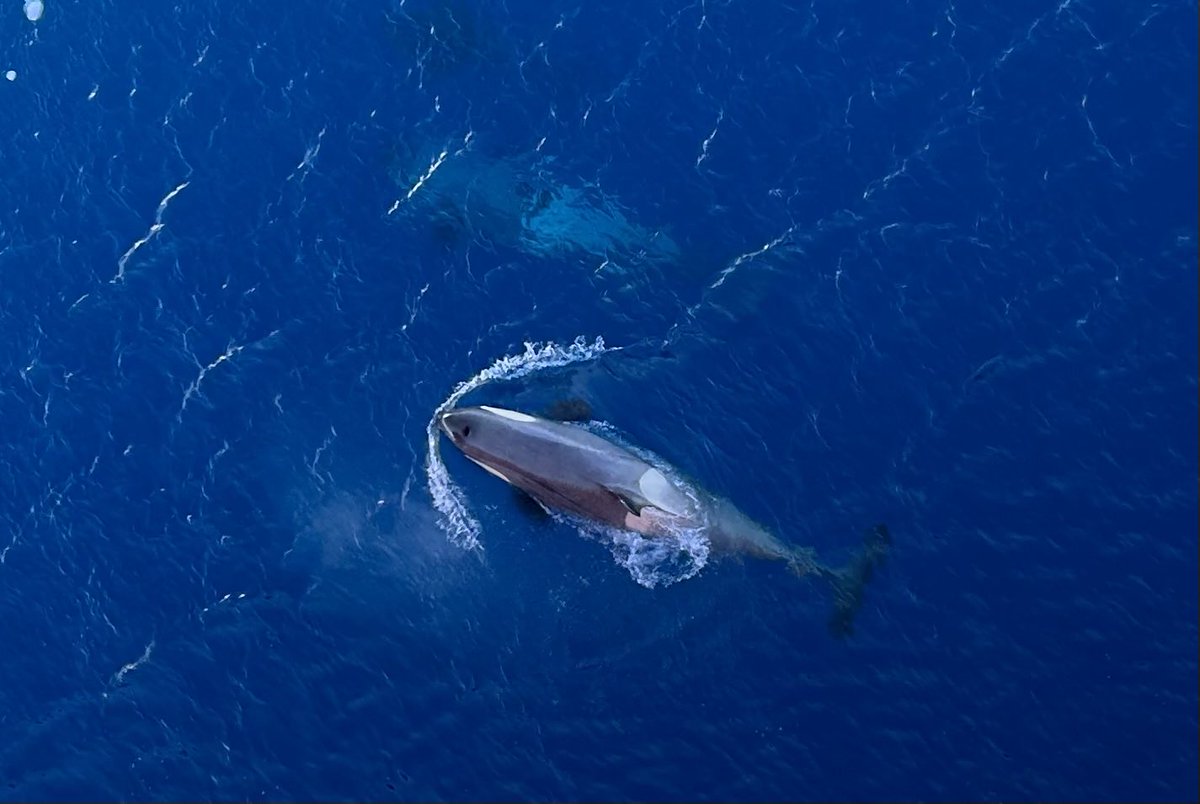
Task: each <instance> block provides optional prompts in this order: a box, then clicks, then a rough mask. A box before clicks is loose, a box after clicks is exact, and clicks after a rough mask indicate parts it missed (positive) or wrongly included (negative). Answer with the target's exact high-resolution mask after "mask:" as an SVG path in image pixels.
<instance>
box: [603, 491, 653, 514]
mask: <svg viewBox="0 0 1200 804" xmlns="http://www.w3.org/2000/svg"><path fill="white" fill-rule="evenodd" d="M604 488H605V489H607V490H608V493H609V494H611V495H612V496H614V497H616V498H617V499H618V500H620V501H621V505H623V506H625V510H626V511H628V512H629V513H631V514H633V515H634V516H641V513H642V509H643V508H645V507H646V503H645V502H644V501H642V500H635V499H633V498H632V497H630V496H629V495H628V494H626V493H625V492H623V491H621V490H620V489H614V488H610V487H608V486H605V487H604Z"/></svg>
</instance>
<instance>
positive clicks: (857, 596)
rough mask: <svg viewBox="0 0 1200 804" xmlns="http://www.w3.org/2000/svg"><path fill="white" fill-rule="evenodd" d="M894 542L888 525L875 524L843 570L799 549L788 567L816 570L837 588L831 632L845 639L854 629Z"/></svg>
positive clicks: (803, 572) (797, 570) (799, 572)
mask: <svg viewBox="0 0 1200 804" xmlns="http://www.w3.org/2000/svg"><path fill="white" fill-rule="evenodd" d="M891 543H892V537H891V534H890V533H889V532H888V528H887V525H883V524H880V525H875V526H874V527H872V528H870V529H868V530H867V535H866V537H865V538H864V539H863V546H862V549H861V550H860V551H859V552H858V553H857V554H856V555H855V556H854V558H852V559H851V560H850V562H849V563H848V564H846V566H844V567H841V568H840V569H830V568H829V567H826V566H823V565H821V564H818V563H817V562H816V561H814V560H813V557H812V554H811V552H809V551H807V550H805V551H797V553H796V555H795V556H794V557H793V558H791V559H789V561H788V567H789V568H790V569H791V570H792V572H794V573H796V574H797V575H807V574H809V573H816V574H818V575H820V576H821V577H823V578H825V580H827V581H829V583H830V585H831V586H832V587H833V598H834V601H833V614H831V615H830V617H829V632H830V633H831V634H833V635H834V636H835V637H838V638H842V637H846V636H849V635H850V634H852V633H853V632H854V616H855V615H856V614H858V610H859V609H860V608H862V601H863V591H864V589H865V588H866V585H867V582H868V581H870V580H871V577H872V576H873V575H874V574H875V568H876V567H878V566H879V565H881V564H882V563H883V560H884V558H885V557H886V556H887V551H888V547H889V546H890V545H891Z"/></svg>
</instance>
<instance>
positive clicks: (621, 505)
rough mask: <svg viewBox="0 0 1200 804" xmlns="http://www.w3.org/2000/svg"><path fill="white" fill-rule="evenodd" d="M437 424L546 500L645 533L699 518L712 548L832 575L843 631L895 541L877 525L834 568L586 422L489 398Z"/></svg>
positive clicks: (836, 628) (480, 459) (837, 624)
mask: <svg viewBox="0 0 1200 804" xmlns="http://www.w3.org/2000/svg"><path fill="white" fill-rule="evenodd" d="M438 425H439V427H440V428H441V430H442V432H443V433H445V434H446V436H447V437H448V438H449V439H450V441H451V443H453V444H454V446H456V447H458V449H459V450H461V451H462V453H463V454H464V455H465V456H466V457H467V458H469V459H470V460H471V461H473V462H474V463H476V464H478V465H479V466H481V467H483V468H484V469H485V470H487V471H488V472H489V473H491V474H492V475H495V476H496V477H498V478H500V479H501V480H503V481H504V482H506V483H508V484H510V485H512V486H514V487H516V488H518V489H520V490H522V491H524V492H525V493H527V494H528V495H529V496H531V497H533V498H534V499H535V500H537V501H538V502H539V503H540V504H541V505H543V506H544V507H546V508H548V509H555V510H559V511H563V512H566V513H568V514H572V515H574V516H577V517H581V518H583V519H586V520H590V521H593V522H599V523H602V524H605V525H609V526H611V527H615V528H621V529H625V530H629V531H634V532H636V533H640V534H643V535H645V536H648V537H656V536H665V535H667V534H668V533H671V532H678V531H679V529H681V528H697V529H700V530H701V532H703V533H704V534H705V535H706V536H707V537H708V539H709V541H710V543H711V544H712V547H713V548H714V549H717V550H721V551H725V552H730V553H739V554H743V555H749V556H754V557H757V558H765V559H770V560H779V561H784V562H786V563H787V565H788V567H789V568H790V569H791V570H792V571H793V572H795V573H796V574H797V575H806V574H809V573H813V574H816V575H819V576H821V577H824V578H826V579H827V580H828V581H829V582H830V583H831V584H832V586H833V588H834V593H835V601H836V606H835V611H834V615H833V618H832V619H831V621H830V628H831V630H832V631H833V632H834V633H836V634H838V635H844V634H847V633H849V632H850V630H851V624H852V620H853V617H854V614H855V613H856V612H857V610H858V609H859V607H860V606H861V603H862V589H863V586H865V584H866V582H867V580H869V579H870V577H871V575H872V574H873V571H874V569H875V567H876V566H877V565H878V564H879V563H881V562H882V560H883V557H884V554H885V552H886V549H887V545H888V543H889V536H888V531H887V528H886V527H885V526H883V525H877V526H875V527H874V528H872V529H871V530H870V531H868V534H867V539H866V544H865V547H864V549H863V551H862V552H861V553H860V554H859V555H858V556H856V557H855V559H854V560H852V561H851V562H850V564H849V565H847V567H846V568H844V569H839V570H835V569H830V568H828V567H825V566H824V565H822V564H820V563H818V562H817V561H816V560H815V559H814V558H813V555H812V553H811V551H809V550H807V549H804V548H799V547H794V546H792V545H788V544H786V543H785V542H783V541H781V540H780V539H778V538H777V537H775V536H774V535H773V534H771V533H770V532H769V531H768V530H767V529H766V528H764V527H762V526H761V525H759V524H758V523H756V522H754V521H753V520H752V519H750V517H748V516H746V515H745V514H743V513H742V512H741V511H740V510H738V509H737V508H736V507H735V506H734V505H733V504H732V503H730V502H729V501H727V500H723V499H720V498H718V497H714V496H711V495H709V494H707V493H706V492H702V491H699V490H697V489H691V488H689V487H685V486H683V484H681V483H679V482H678V481H675V480H673V479H672V478H669V477H667V475H665V474H664V473H663V472H662V471H660V470H659V469H657V468H656V467H654V466H652V465H651V464H649V463H647V462H646V461H645V460H644V459H643V458H641V457H640V456H638V455H637V454H635V453H634V452H632V451H631V450H629V449H626V448H625V447H622V446H620V445H618V444H615V443H613V442H612V441H609V440H608V439H605V438H602V437H600V436H598V435H596V434H595V433H592V432H591V431H589V430H587V429H585V428H583V427H580V426H579V425H576V424H567V423H564V422H557V421H552V420H549V419H544V418H541V417H538V416H531V415H530V414H528V413H522V412H520V411H515V410H507V409H505V408H497V407H490V406H486V405H484V406H479V407H469V408H455V409H451V410H448V411H446V412H444V413H442V414H441V416H440V417H439V419H438Z"/></svg>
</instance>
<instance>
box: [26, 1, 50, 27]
mask: <svg viewBox="0 0 1200 804" xmlns="http://www.w3.org/2000/svg"><path fill="white" fill-rule="evenodd" d="M45 10H46V4H45V3H43V2H42V0H25V19H27V20H29V21H30V22H37V21H38V20H40V19H41V18H42V13H43V12H45Z"/></svg>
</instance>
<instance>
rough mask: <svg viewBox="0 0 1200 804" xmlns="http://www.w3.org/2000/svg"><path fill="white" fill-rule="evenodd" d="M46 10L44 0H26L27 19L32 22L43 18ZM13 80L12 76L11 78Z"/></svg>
mask: <svg viewBox="0 0 1200 804" xmlns="http://www.w3.org/2000/svg"><path fill="white" fill-rule="evenodd" d="M45 10H46V4H45V3H43V2H42V0H25V19H27V20H29V21H30V22H37V21H38V20H40V19H41V18H42V13H43V12H45ZM9 80H10V81H11V80H12V79H11V78H10V79H9Z"/></svg>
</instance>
